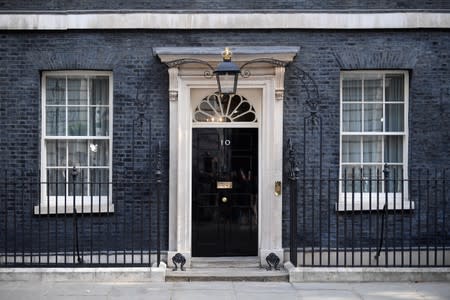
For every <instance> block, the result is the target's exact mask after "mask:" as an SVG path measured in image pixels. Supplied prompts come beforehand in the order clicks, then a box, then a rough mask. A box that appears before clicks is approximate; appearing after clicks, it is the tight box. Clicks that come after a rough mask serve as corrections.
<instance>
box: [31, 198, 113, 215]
mask: <svg viewBox="0 0 450 300" xmlns="http://www.w3.org/2000/svg"><path fill="white" fill-rule="evenodd" d="M56 198H57V199H56ZM74 204H75V205H74ZM74 207H75V211H76V213H77V214H91V213H92V214H99V213H101V214H105V213H113V212H114V204H113V203H112V201H111V198H110V197H107V196H102V197H98V196H95V197H90V196H85V197H81V196H80V197H78V196H77V197H75V203H74V199H73V197H64V196H59V197H55V196H52V197H49V198H48V199H47V198H45V199H43V200H41V203H40V204H39V205H35V206H34V214H35V215H51V214H73V213H74Z"/></svg>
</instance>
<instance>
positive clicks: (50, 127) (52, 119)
mask: <svg viewBox="0 0 450 300" xmlns="http://www.w3.org/2000/svg"><path fill="white" fill-rule="evenodd" d="M46 118H47V120H46V134H47V135H53V136H61V135H66V109H65V107H47V110H46Z"/></svg>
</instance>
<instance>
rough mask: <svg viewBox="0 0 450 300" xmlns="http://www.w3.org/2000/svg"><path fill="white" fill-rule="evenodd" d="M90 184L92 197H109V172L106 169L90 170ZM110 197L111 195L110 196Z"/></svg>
mask: <svg viewBox="0 0 450 300" xmlns="http://www.w3.org/2000/svg"><path fill="white" fill-rule="evenodd" d="M90 176H91V178H90V183H91V184H92V185H91V191H92V195H93V196H107V195H109V191H108V188H109V170H108V169H91V170H90ZM110 196H111V195H110Z"/></svg>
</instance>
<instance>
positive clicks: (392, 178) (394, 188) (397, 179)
mask: <svg viewBox="0 0 450 300" xmlns="http://www.w3.org/2000/svg"><path fill="white" fill-rule="evenodd" d="M402 172H403V166H392V165H389V173H388V177H387V178H386V183H387V184H386V186H387V190H386V191H387V192H388V193H394V192H397V193H398V192H401V191H402Z"/></svg>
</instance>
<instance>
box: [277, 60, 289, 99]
mask: <svg viewBox="0 0 450 300" xmlns="http://www.w3.org/2000/svg"><path fill="white" fill-rule="evenodd" d="M285 70H286V69H285V67H284V66H279V67H275V99H276V100H283V99H284V72H285Z"/></svg>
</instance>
